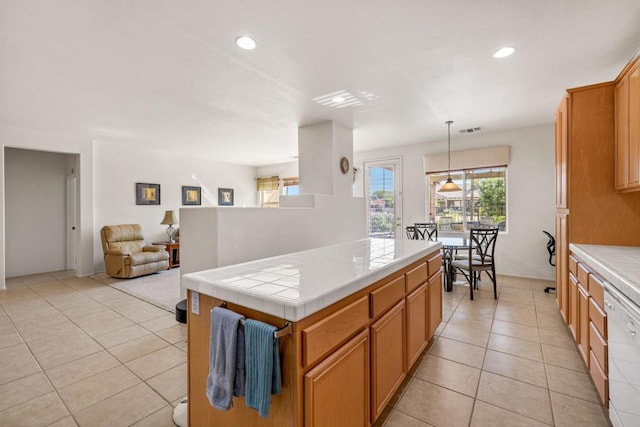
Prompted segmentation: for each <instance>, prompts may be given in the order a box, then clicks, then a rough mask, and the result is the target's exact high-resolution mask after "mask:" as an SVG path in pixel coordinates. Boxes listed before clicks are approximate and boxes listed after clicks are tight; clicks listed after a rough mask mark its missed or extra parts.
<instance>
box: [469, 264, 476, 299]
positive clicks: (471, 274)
mask: <svg viewBox="0 0 640 427" xmlns="http://www.w3.org/2000/svg"><path fill="white" fill-rule="evenodd" d="M475 281H476V272H475V271H473V270H471V271H470V272H469V295H471V301H473V286H474V284H475Z"/></svg>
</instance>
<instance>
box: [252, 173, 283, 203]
mask: <svg viewBox="0 0 640 427" xmlns="http://www.w3.org/2000/svg"><path fill="white" fill-rule="evenodd" d="M256 181H257V190H258V203H259V204H260V207H261V208H277V207H278V206H280V192H279V191H278V188H279V187H280V177H278V176H272V177H271V178H258V179H257V180H256Z"/></svg>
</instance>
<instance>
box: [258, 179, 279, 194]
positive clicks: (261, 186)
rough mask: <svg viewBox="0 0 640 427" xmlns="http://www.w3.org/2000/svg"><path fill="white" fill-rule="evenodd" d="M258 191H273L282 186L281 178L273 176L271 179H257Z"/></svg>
mask: <svg viewBox="0 0 640 427" xmlns="http://www.w3.org/2000/svg"><path fill="white" fill-rule="evenodd" d="M256 181H257V186H258V191H273V190H277V189H278V187H279V186H280V177H279V176H272V177H271V178H256Z"/></svg>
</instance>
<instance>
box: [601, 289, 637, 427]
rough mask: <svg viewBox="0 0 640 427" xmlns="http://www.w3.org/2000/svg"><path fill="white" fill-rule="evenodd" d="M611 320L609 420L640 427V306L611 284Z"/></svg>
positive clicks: (608, 296) (608, 292) (608, 295)
mask: <svg viewBox="0 0 640 427" xmlns="http://www.w3.org/2000/svg"><path fill="white" fill-rule="evenodd" d="M604 305H605V310H606V311H607V317H608V331H607V335H608V345H609V419H610V420H611V423H612V424H613V425H614V427H631V426H640V307H639V306H638V305H637V304H635V303H634V302H633V301H631V300H630V299H629V298H628V297H627V296H626V295H624V294H622V293H621V292H620V291H618V290H617V289H616V288H614V287H613V286H612V285H611V284H609V283H607V284H606V286H605V294H604Z"/></svg>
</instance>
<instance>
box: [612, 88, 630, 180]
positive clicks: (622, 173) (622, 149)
mask: <svg viewBox="0 0 640 427" xmlns="http://www.w3.org/2000/svg"><path fill="white" fill-rule="evenodd" d="M615 98H616V110H615V123H616V127H615V135H616V136H615V139H616V146H615V149H616V154H615V156H616V175H615V188H616V190H624V189H625V188H627V183H628V182H629V79H628V78H624V79H622V80H620V81H619V82H618V84H617V85H616V92H615Z"/></svg>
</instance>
